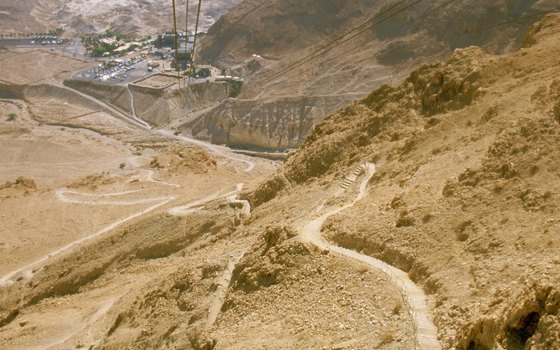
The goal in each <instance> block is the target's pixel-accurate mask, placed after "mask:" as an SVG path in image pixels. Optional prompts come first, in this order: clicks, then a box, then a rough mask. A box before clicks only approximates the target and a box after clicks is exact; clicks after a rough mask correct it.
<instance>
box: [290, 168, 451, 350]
mask: <svg viewBox="0 0 560 350" xmlns="http://www.w3.org/2000/svg"><path fill="white" fill-rule="evenodd" d="M364 172H365V174H364V178H363V180H362V182H361V183H360V188H359V191H358V194H357V196H356V198H355V199H354V200H353V201H352V202H351V203H349V204H346V205H343V206H340V207H338V208H332V209H330V210H326V211H325V212H324V213H323V214H321V215H320V216H319V217H317V218H315V219H313V220H310V221H309V222H307V224H305V225H304V226H303V227H302V228H301V229H300V230H299V234H300V236H301V238H302V240H304V241H306V242H310V243H312V244H313V245H315V246H317V247H319V248H321V249H323V250H330V251H332V252H335V253H337V254H340V255H342V256H345V257H347V258H350V259H353V260H357V261H360V262H362V263H364V264H367V265H369V266H370V267H373V268H375V269H377V270H381V271H382V272H383V273H384V274H386V275H387V276H388V277H389V278H390V280H391V281H392V282H393V283H394V284H395V285H396V286H397V287H398V288H399V290H400V291H401V293H402V295H403V298H404V299H405V301H406V303H407V306H408V311H409V313H410V316H411V318H412V320H413V326H414V331H415V332H414V333H415V337H416V339H415V348H416V349H419V350H441V344H440V343H439V341H438V338H437V328H436V326H435V325H434V324H433V323H432V321H431V319H430V315H429V310H428V307H427V305H426V295H425V294H424V292H423V290H422V289H421V288H420V287H418V286H417V285H416V284H414V282H412V281H411V280H410V278H409V277H408V274H407V273H406V272H404V271H401V270H399V269H397V268H395V267H393V266H391V265H388V264H387V263H385V262H383V261H381V260H378V259H375V258H372V257H370V256H367V255H363V254H360V253H358V252H355V251H353V250H350V249H346V248H342V247H339V246H336V245H333V244H330V243H329V242H327V241H326V240H325V239H323V238H322V237H321V227H322V226H323V223H324V222H325V221H326V220H327V219H328V218H329V217H331V216H333V215H336V214H338V213H340V212H342V211H343V210H346V209H348V208H351V207H352V206H353V205H354V204H355V203H356V202H357V201H359V200H361V199H363V198H364V197H365V195H366V193H367V184H368V182H369V180H370V179H371V177H372V176H373V175H374V174H375V165H374V164H370V163H367V164H365V169H364ZM322 211H323V210H322Z"/></svg>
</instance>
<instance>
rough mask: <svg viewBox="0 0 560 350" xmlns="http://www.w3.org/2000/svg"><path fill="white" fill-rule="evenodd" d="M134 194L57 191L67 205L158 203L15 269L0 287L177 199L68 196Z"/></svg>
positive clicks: (27, 276)
mask: <svg viewBox="0 0 560 350" xmlns="http://www.w3.org/2000/svg"><path fill="white" fill-rule="evenodd" d="M133 192H137V191H126V192H121V193H114V194H105V193H103V194H92V193H82V192H76V191H70V190H67V189H59V190H57V191H55V195H56V197H57V198H58V199H59V200H60V201H62V202H65V203H73V204H86V205H137V204H146V203H152V202H156V203H155V204H154V205H152V206H150V207H148V208H145V209H142V210H140V211H138V212H135V213H133V214H131V215H128V216H126V217H123V218H121V219H119V220H117V221H115V222H113V223H111V224H109V225H107V226H105V227H104V228H102V229H101V230H99V231H97V232H95V233H93V234H90V235H88V236H85V237H83V238H80V239H77V240H75V241H73V242H70V243H68V244H66V245H65V246H63V247H61V248H58V249H56V250H54V251H52V252H50V253H48V254H45V255H43V256H42V257H40V258H39V259H37V260H35V261H33V262H31V263H29V264H27V265H25V266H22V267H20V268H18V269H15V270H13V271H10V272H8V273H7V274H5V275H4V276H2V277H0V286H2V285H5V284H10V283H12V282H13V278H14V277H16V276H23V277H26V278H30V277H32V276H33V275H34V274H35V272H37V270H38V269H40V268H41V267H42V266H43V265H44V264H45V263H46V262H48V261H49V259H51V258H52V257H54V256H57V255H59V254H61V253H64V252H66V251H69V250H70V249H72V248H74V247H76V246H77V245H79V244H81V243H84V242H87V241H90V240H92V239H94V238H96V237H99V236H101V235H103V234H105V233H107V232H109V231H111V230H113V229H115V228H117V227H118V226H120V225H122V224H124V223H125V222H128V221H130V220H133V219H135V218H137V217H140V216H142V215H146V214H148V213H149V212H151V211H154V210H156V209H157V208H159V207H161V206H163V205H165V204H167V203H169V202H170V201H172V200H174V199H176V197H175V196H166V197H152V198H145V199H134V200H121V201H119V200H107V199H100V200H95V199H89V200H88V199H79V198H72V197H70V196H68V194H74V195H80V196H86V197H88V196H89V197H97V198H103V197H115V196H119V195H124V194H128V193H133Z"/></svg>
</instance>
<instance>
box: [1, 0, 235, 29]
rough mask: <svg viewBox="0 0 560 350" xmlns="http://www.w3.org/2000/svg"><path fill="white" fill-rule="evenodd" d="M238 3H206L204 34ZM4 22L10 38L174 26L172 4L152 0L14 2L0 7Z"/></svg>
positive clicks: (182, 14) (180, 10)
mask: <svg viewBox="0 0 560 350" xmlns="http://www.w3.org/2000/svg"><path fill="white" fill-rule="evenodd" d="M238 2H239V0H220V1H206V2H203V8H202V10H201V30H202V31H206V30H207V29H208V28H209V27H210V26H211V25H212V24H213V23H214V22H216V21H217V20H218V18H220V16H222V15H223V14H224V13H226V12H227V11H228V10H229V9H230V8H231V7H232V6H234V5H235V4H237V3H238ZM197 3H198V2H196V3H195V1H191V2H190V3H189V7H190V14H189V18H190V23H191V24H190V25H189V27H192V28H194V22H195V18H196V6H197ZM177 8H178V14H179V17H178V21H179V23H181V24H182V23H185V1H177ZM0 19H1V21H0V33H6V34H7V33H25V34H29V33H35V32H46V31H48V30H52V29H55V28H58V27H60V28H63V29H64V30H65V31H66V35H73V34H84V33H95V32H100V31H104V30H106V29H108V28H112V29H113V30H116V31H118V32H120V33H123V34H129V35H139V36H140V35H146V34H155V33H159V32H163V31H166V30H170V29H171V28H172V26H173V19H172V9H171V5H170V2H169V3H168V2H165V3H162V2H157V1H150V0H148V1H136V0H124V1H109V2H107V1H99V0H93V1H91V0H90V1H85V0H72V1H70V0H55V1H44V0H25V1H16V2H14V1H12V2H10V3H5V4H0ZM182 27H184V25H183V26H181V28H182ZM192 28H190V29H191V30H192Z"/></svg>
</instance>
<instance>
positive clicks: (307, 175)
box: [247, 15, 560, 349]
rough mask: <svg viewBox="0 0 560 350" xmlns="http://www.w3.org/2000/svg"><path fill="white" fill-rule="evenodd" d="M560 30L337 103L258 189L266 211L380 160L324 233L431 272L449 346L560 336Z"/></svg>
mask: <svg viewBox="0 0 560 350" xmlns="http://www.w3.org/2000/svg"><path fill="white" fill-rule="evenodd" d="M558 35H560V17H559V16H558V15H550V16H547V17H546V18H545V20H543V22H542V23H539V24H537V25H535V26H534V27H533V28H532V29H531V30H530V32H529V35H528V36H527V39H526V41H525V42H524V45H523V48H522V49H520V50H519V51H518V52H515V53H512V54H510V55H504V56H492V55H488V54H486V53H484V52H483V51H482V50H480V49H479V48H476V47H471V48H467V49H463V50H457V51H456V52H455V53H454V54H453V56H452V57H451V58H450V59H449V60H448V61H447V62H444V63H434V64H430V65H426V66H423V67H421V68H420V69H418V70H417V71H414V72H413V73H412V74H411V75H410V76H409V77H408V78H407V79H406V80H405V81H404V82H403V83H402V84H400V85H397V86H384V87H382V88H380V89H378V90H376V91H374V92H373V93H372V94H370V95H369V96H368V97H367V98H365V99H364V100H362V101H359V102H356V103H354V104H352V105H351V106H350V107H348V108H346V109H344V110H341V111H339V112H337V113H335V114H334V115H332V116H331V117H329V118H327V119H326V120H325V122H324V123H322V124H321V125H319V126H318V127H316V128H315V129H314V131H313V133H312V134H311V135H310V136H309V137H308V138H307V140H306V142H305V143H304V144H303V146H302V147H301V148H300V149H299V150H298V151H297V152H296V153H295V154H294V155H292V156H291V157H290V158H289V159H288V160H287V161H286V163H285V165H284V167H283V169H282V172H281V173H279V174H278V175H275V176H274V177H273V178H271V179H270V180H269V181H267V182H266V183H264V184H262V185H261V186H260V187H259V188H258V190H257V191H256V192H252V193H248V194H247V198H249V199H250V201H251V202H252V203H253V204H255V205H260V206H259V208H258V209H256V210H255V213H256V212H258V211H259V210H266V209H265V208H270V209H271V208H275V207H276V206H277V205H278V204H279V203H286V202H287V201H289V199H287V198H290V197H291V196H297V197H300V196H301V195H299V194H298V195H296V194H292V193H294V192H298V189H299V188H300V186H302V187H305V188H306V189H307V191H312V190H311V189H312V188H316V189H317V191H320V190H321V189H324V188H325V187H326V188H328V186H329V184H331V183H332V182H335V183H336V182H337V181H340V179H341V177H343V176H345V174H346V173H347V172H348V171H350V169H352V168H351V167H353V166H354V165H355V164H357V163H359V162H363V161H364V160H366V161H371V162H375V164H376V167H377V173H376V175H375V176H374V177H373V178H372V180H371V181H370V183H369V184H370V190H369V194H368V196H367V197H365V198H364V200H362V201H359V202H357V203H356V204H355V205H354V206H353V207H352V208H349V209H347V210H345V211H343V212H341V213H340V214H338V215H336V216H332V217H330V218H329V219H328V220H327V222H326V223H325V225H324V226H323V234H324V235H326V236H327V237H328V238H329V239H330V240H331V241H332V242H335V243H337V244H339V245H341V246H344V247H347V248H350V249H352V250H355V251H361V252H364V253H366V254H369V255H372V256H374V257H377V258H379V259H382V260H384V261H385V262H388V263H390V264H391V265H393V266H396V267H399V268H401V269H403V270H404V271H407V272H408V274H409V276H410V277H411V278H412V280H413V281H415V282H416V283H418V284H421V285H422V286H423V287H424V289H425V290H426V291H427V292H428V293H430V294H431V295H432V296H433V297H434V298H435V304H433V305H432V306H433V316H434V321H435V323H436V325H437V327H438V329H439V336H440V340H441V341H442V344H443V347H444V348H446V349H451V348H455V349H554V348H557V347H558V346H559V344H560V333H559V332H558V330H559V327H560V326H559V318H558V317H559V316H558V315H559V314H558V313H559V305H560V290H559V289H558V286H559V285H560V283H559V282H560V280H559V277H558V276H560V274H559V268H560V265H559V264H560V256H559V255H558V247H559V245H560V240H559V239H560V223H559V222H558V208H559V204H560V199H559V197H558V193H559V188H558V185H557V184H558V177H559V176H560V173H559V169H558V165H559V164H560V153H559V152H558V149H557V147H556V146H555V145H557V144H558V141H560V140H559V139H558V137H559V135H560V119H559V114H558V101H559V95H558V84H559V82H558V79H557V77H558V73H559V70H560V61H559V60H558V57H560V56H559V55H558V53H559V50H560V46H559V45H558V43H559V40H558ZM297 184H301V185H297ZM292 188H295V190H292ZM271 198H274V199H273V200H271ZM263 202H265V204H262V203H263ZM298 204H299V203H298ZM261 208H262V209H261ZM270 209H269V210H270Z"/></svg>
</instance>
